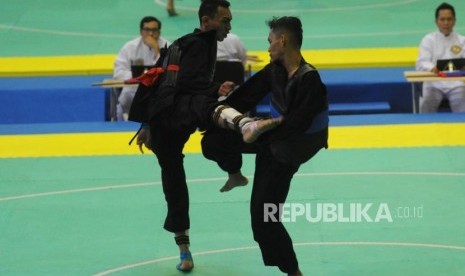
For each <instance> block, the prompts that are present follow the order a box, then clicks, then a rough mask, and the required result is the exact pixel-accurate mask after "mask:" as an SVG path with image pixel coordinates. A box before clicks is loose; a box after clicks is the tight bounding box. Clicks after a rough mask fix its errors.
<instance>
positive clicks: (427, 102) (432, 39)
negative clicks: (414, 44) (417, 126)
mask: <svg viewBox="0 0 465 276" xmlns="http://www.w3.org/2000/svg"><path fill="white" fill-rule="evenodd" d="M435 15H436V26H437V27H438V31H436V32H433V33H430V34H427V35H426V36H425V37H424V38H423V40H422V41H421V43H420V51H419V56H418V59H417V62H416V70H417V71H430V72H434V73H438V72H439V71H440V70H442V68H439V69H438V68H436V62H437V60H438V59H452V58H464V57H465V50H464V48H465V37H464V36H462V35H459V34H457V33H455V32H454V31H453V28H454V25H455V9H454V7H453V6H451V5H449V4H447V3H442V4H441V5H439V6H438V7H437V9H436V14H435ZM444 97H446V98H447V99H448V101H449V106H450V108H451V109H452V111H453V112H465V83H464V82H462V81H438V82H424V83H423V91H422V96H421V97H420V113H434V112H437V110H438V107H439V105H440V103H441V101H442V99H443V98H444Z"/></svg>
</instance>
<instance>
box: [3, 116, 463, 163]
mask: <svg viewBox="0 0 465 276" xmlns="http://www.w3.org/2000/svg"><path fill="white" fill-rule="evenodd" d="M133 134H134V133H130V132H113V133H108V132H105V133H80V134H38V135H2V136H0V158H15V157H53V156H95V155H134V154H140V152H139V149H138V147H137V146H136V145H133V146H131V147H130V146H128V141H129V139H130V138H131V137H132V136H133ZM200 139H201V135H200V133H198V132H197V133H195V134H194V135H192V136H191V139H190V140H189V142H188V143H187V145H186V148H185V153H198V152H200ZM329 144H330V149H354V148H359V149H362V148H393V147H430V146H433V147H434V146H465V123H431V124H413V125H382V126H343V127H342V126H341V127H331V128H330V141H329ZM146 152H148V153H150V151H148V150H146Z"/></svg>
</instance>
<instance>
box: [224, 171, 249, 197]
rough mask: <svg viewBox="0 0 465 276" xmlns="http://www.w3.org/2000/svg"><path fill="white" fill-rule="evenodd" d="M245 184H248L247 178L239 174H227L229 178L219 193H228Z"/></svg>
mask: <svg viewBox="0 0 465 276" xmlns="http://www.w3.org/2000/svg"><path fill="white" fill-rule="evenodd" d="M247 183H249V180H248V179H247V177H245V176H243V175H242V173H241V172H238V173H233V174H229V178H228V180H227V181H226V184H224V186H223V187H221V189H220V192H222V193H224V192H228V191H231V190H232V189H234V188H236V187H240V186H245V185H247Z"/></svg>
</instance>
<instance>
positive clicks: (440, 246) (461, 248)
mask: <svg viewBox="0 0 465 276" xmlns="http://www.w3.org/2000/svg"><path fill="white" fill-rule="evenodd" d="M294 246H295V247H304V246H386V247H387V246H391V247H424V248H434V249H447V250H459V251H465V246H455V245H447V244H432V243H411V242H376V241H375V242H367V241H365V242H363V241H362V242H302V243H294ZM254 249H258V246H246V247H235V248H224V249H217V250H207V251H201V252H197V253H193V254H192V256H194V257H195V256H202V255H211V254H218V253H228V252H234V251H246V250H254ZM178 258H179V256H172V257H163V258H158V259H154V260H149V261H144V262H139V263H134V264H128V265H124V266H121V267H116V268H112V269H109V270H106V271H103V272H99V273H97V274H94V275H93V276H104V275H108V274H111V273H115V272H120V271H123V270H128V269H132V268H136V267H140V266H146V265H151V264H156V263H161V262H166V261H171V260H176V259H178Z"/></svg>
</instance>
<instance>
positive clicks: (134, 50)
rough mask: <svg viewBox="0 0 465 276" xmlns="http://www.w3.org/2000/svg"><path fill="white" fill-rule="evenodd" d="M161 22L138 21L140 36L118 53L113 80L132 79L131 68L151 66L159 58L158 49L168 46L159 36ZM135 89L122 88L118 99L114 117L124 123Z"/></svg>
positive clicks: (150, 19) (150, 17)
mask: <svg viewBox="0 0 465 276" xmlns="http://www.w3.org/2000/svg"><path fill="white" fill-rule="evenodd" d="M160 32H161V22H160V20H158V19H157V18H155V17H153V16H146V17H144V18H142V20H141V21H140V36H139V37H138V38H135V39H133V40H131V41H128V42H127V43H126V44H124V46H123V48H121V50H120V51H119V53H118V55H117V57H116V60H115V64H114V69H113V78H115V79H118V80H128V79H130V78H132V77H133V76H132V71H131V66H133V65H146V66H151V65H154V64H155V63H156V61H157V60H158V58H159V57H160V48H163V47H165V45H167V46H169V44H170V42H169V41H167V40H166V39H164V38H162V37H161V36H160ZM134 77H137V76H134ZM136 90H137V87H124V88H123V89H122V91H121V94H120V95H119V97H118V104H117V106H116V117H117V120H118V121H126V120H127V114H128V113H129V109H130V108H131V104H132V100H133V98H134V95H135V93H136Z"/></svg>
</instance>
